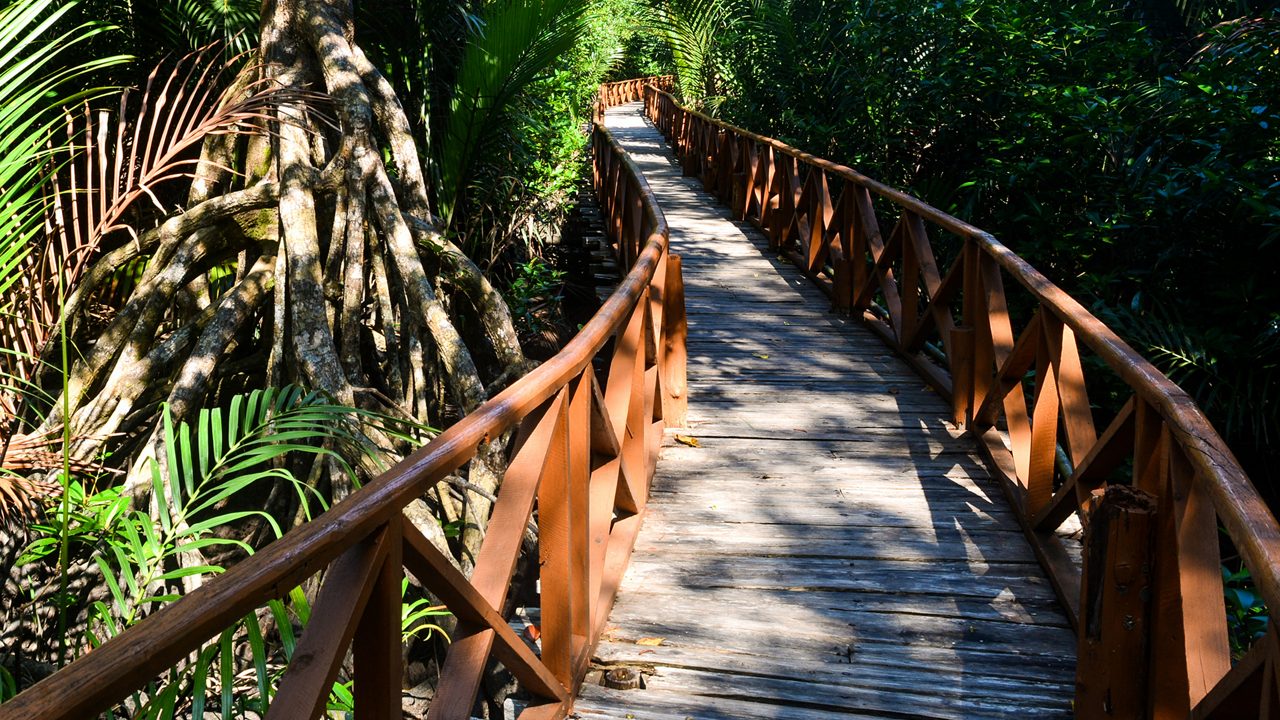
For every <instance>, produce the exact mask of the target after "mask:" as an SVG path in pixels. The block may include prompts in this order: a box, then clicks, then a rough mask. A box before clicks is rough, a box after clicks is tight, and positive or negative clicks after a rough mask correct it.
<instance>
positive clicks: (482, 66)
mask: <svg viewBox="0 0 1280 720" xmlns="http://www.w3.org/2000/svg"><path fill="white" fill-rule="evenodd" d="M589 7H590V4H589V3H588V2H587V1H586V0H498V2H495V3H493V4H491V5H489V6H488V7H487V8H486V9H485V11H484V17H483V21H484V25H483V27H479V26H477V27H474V28H473V29H472V30H471V32H470V33H469V38H468V42H467V48H466V51H465V53H464V55H463V58H462V62H461V65H460V68H459V71H458V78H457V82H456V84H455V87H454V94H453V101H452V103H451V105H450V110H449V117H448V121H447V125H446V133H445V135H446V137H445V140H444V142H443V143H441V144H440V145H439V146H438V148H439V155H438V157H437V162H438V164H439V168H440V181H441V182H440V184H441V187H440V195H439V197H440V209H441V215H442V216H443V217H444V218H445V219H446V221H447V220H448V219H449V218H450V217H451V216H452V213H453V211H454V209H455V208H456V207H457V205H458V202H459V200H460V198H461V195H462V191H463V188H464V187H465V186H466V183H467V180H468V179H469V177H470V174H471V171H472V168H473V165H474V164H475V162H476V160H477V157H478V156H479V155H480V153H481V151H482V148H483V146H484V144H485V143H486V141H488V140H490V139H491V138H492V137H493V136H494V134H495V132H496V130H497V129H498V127H499V125H500V123H501V120H502V118H503V116H504V113H505V112H506V111H507V109H508V108H509V107H510V106H511V104H512V102H513V101H514V99H515V98H516V96H517V95H518V94H519V93H520V91H521V90H522V89H523V88H524V87H525V86H527V85H528V84H529V83H530V82H532V81H533V80H534V79H535V78H536V77H537V76H538V75H539V74H540V73H542V72H543V71H545V70H546V69H547V68H549V67H551V66H552V64H553V63H554V62H555V61H556V60H557V59H558V58H559V57H561V56H562V55H564V54H565V53H567V52H568V51H569V50H570V49H572V48H573V46H574V43H576V42H577V41H578V39H579V38H580V37H582V35H583V33H584V32H586V28H587V23H588V20H589V15H588V11H589Z"/></svg>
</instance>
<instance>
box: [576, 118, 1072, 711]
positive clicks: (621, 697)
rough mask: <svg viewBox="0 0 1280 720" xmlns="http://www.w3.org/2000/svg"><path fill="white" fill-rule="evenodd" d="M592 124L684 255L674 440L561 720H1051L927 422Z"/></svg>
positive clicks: (985, 482) (1009, 574) (1012, 559)
mask: <svg viewBox="0 0 1280 720" xmlns="http://www.w3.org/2000/svg"><path fill="white" fill-rule="evenodd" d="M607 123H608V125H609V127H610V128H611V129H612V130H613V131H614V133H615V134H616V136H617V137H618V139H619V140H620V141H621V142H622V144H623V145H624V146H625V147H626V149H627V150H628V152H630V153H631V154H632V157H633V158H634V159H635V160H636V162H637V163H638V164H639V165H640V167H641V169H642V170H643V171H644V172H645V174H646V176H647V178H648V181H649V183H650V185H651V186H652V188H653V190H654V192H655V193H656V195H657V197H658V200H659V202H660V203H661V205H662V207H663V210H664V212H665V213H666V217H667V220H668V222H669V223H670V226H671V239H672V249H673V251H674V252H677V253H679V254H681V255H682V256H683V258H684V271H685V283H686V286H687V304H688V314H689V369H688V373H689V392H690V404H689V425H690V426H689V428H688V429H687V430H680V431H679V432H680V434H682V435H688V436H691V437H693V438H696V440H697V443H698V447H690V446H686V445H683V444H679V443H675V442H673V438H672V436H671V434H670V433H669V434H668V444H669V445H670V446H669V447H667V448H666V449H665V450H664V455H663V458H664V461H663V462H661V463H660V464H659V467H658V475H657V477H656V478H655V480H654V487H653V499H652V500H651V504H650V505H649V511H648V513H649V514H648V517H647V519H646V521H645V525H644V529H643V531H642V532H641V535H640V538H639V541H638V543H637V546H636V553H635V555H634V558H633V560H632V564H631V567H630V569H629V570H628V571H627V575H626V579H625V581H624V584H623V587H622V591H621V594H620V595H619V597H618V601H617V605H616V606H615V608H614V610H613V614H612V616H611V620H610V627H609V628H608V629H607V630H606V632H605V636H604V638H603V639H602V641H601V643H600V646H599V649H598V651H597V656H598V658H599V660H600V663H601V664H602V665H604V666H609V665H614V664H628V665H638V666H640V667H641V668H642V669H643V670H644V673H645V675H644V679H645V687H644V688H642V689H638V690H611V689H606V688H603V687H600V686H598V685H591V684H588V685H587V686H586V687H585V688H584V690H583V692H582V695H581V699H580V700H579V702H578V704H577V714H578V716H579V717H581V718H637V719H639V718H681V719H683V718H690V717H692V718H698V719H699V720H702V719H705V718H797V719H798V718H817V717H835V716H838V717H850V718H886V717H888V718H905V717H938V718H971V717H1019V718H1023V717H1026V718H1033V717H1035V718H1039V717H1070V715H1071V697H1072V683H1073V673H1074V666H1075V656H1074V648H1075V640H1074V636H1073V633H1072V632H1071V630H1070V629H1069V628H1068V627H1067V623H1066V620H1065V618H1064V617H1063V615H1062V614H1061V613H1060V611H1059V610H1058V609H1057V605H1056V602H1055V600H1054V596H1053V591H1052V589H1051V588H1050V586H1049V584H1048V582H1047V580H1046V579H1045V578H1044V576H1043V574H1042V573H1041V571H1040V568H1039V567H1038V566H1037V564H1036V562H1035V558H1034V557H1033V556H1032V553H1031V551H1030V549H1029V548H1028V546H1027V545H1026V544H1025V542H1024V539H1023V537H1022V535H1021V533H1020V532H1019V530H1018V526H1017V522H1016V520H1015V519H1014V516H1013V514H1012V513H1011V512H1010V511H1009V510H1008V509H1007V508H1006V506H1005V504H1004V500H1003V498H1002V497H1001V496H1000V494H999V490H998V488H997V486H996V484H995V482H994V481H993V480H991V479H990V478H989V477H988V475H987V473H986V471H985V470H984V469H983V467H982V465H981V463H980V462H979V461H978V459H977V458H976V456H975V454H974V452H973V450H972V444H971V443H970V442H969V441H968V440H965V439H961V438H957V437H955V435H954V433H953V431H952V430H951V429H950V428H949V426H948V425H947V424H946V423H945V422H944V421H943V418H945V417H947V416H948V413H949V410H948V408H947V407H946V405H945V404H944V403H943V402H942V401H941V400H940V399H939V398H937V397H936V396H935V395H934V394H933V393H931V392H930V391H928V390H927V389H926V388H925V385H924V383H923V382H922V381H921V380H920V379H919V378H918V377H917V376H916V375H914V374H913V373H912V372H911V371H910V370H909V369H908V368H907V367H906V366H905V365H904V364H903V363H902V362H900V361H899V360H897V359H896V358H895V357H894V356H893V354H892V353H891V352H890V351H889V350H888V349H886V348H885V347H884V345H883V344H881V343H880V342H879V341H878V340H877V339H875V338H874V337H873V336H872V335H871V334H870V333H869V332H867V331H865V330H864V329H862V328H860V327H858V326H856V325H855V324H853V323H852V322H850V321H847V320H845V319H842V318H840V317H837V316H835V315H832V314H829V313H827V312H826V308H827V307H828V303H827V301H826V299H825V297H824V296H822V294H821V293H820V292H819V291H817V290H816V289H815V288H813V287H812V286H811V285H810V284H809V283H808V281H807V280H806V279H805V278H804V277H803V276H802V275H801V274H800V273H799V271H797V270H795V269H794V268H793V267H792V266H790V265H789V264H788V263H786V262H784V261H781V260H779V259H777V258H774V257H772V256H771V255H770V254H769V253H768V252H767V246H766V243H765V241H764V239H763V238H762V237H761V236H760V235H759V234H758V233H756V232H754V231H752V230H750V229H749V226H746V225H742V224H735V223H732V222H730V221H729V220H727V219H726V218H727V215H728V214H727V211H725V210H724V209H723V208H722V207H721V206H719V205H717V204H716V203H715V202H714V200H713V199H712V198H711V197H710V196H708V195H707V194H705V193H704V192H702V190H701V186H700V185H699V184H698V183H697V181H695V180H693V179H691V178H682V177H681V176H680V168H679V167H678V166H677V165H675V163H674V161H673V159H672V156H671V154H670V152H669V151H668V150H667V148H666V146H665V144H664V143H663V141H662V138H661V136H660V135H659V134H658V133H657V132H656V131H655V130H653V129H652V128H651V127H650V126H649V125H648V124H647V123H646V122H645V121H644V119H643V118H642V115H641V112H640V108H639V104H632V105H627V106H623V107H619V108H615V109H612V110H610V111H609V113H608V117H607Z"/></svg>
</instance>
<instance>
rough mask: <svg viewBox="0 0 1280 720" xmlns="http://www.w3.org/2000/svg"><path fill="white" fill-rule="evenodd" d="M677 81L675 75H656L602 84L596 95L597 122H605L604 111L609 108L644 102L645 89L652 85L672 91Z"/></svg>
mask: <svg viewBox="0 0 1280 720" xmlns="http://www.w3.org/2000/svg"><path fill="white" fill-rule="evenodd" d="M675 81H676V78H675V76H674V75H654V76H652V77H646V78H633V79H631V80H619V81H617V82H608V83H603V84H601V85H600V90H599V91H598V92H597V93H596V117H595V119H596V122H604V111H605V110H606V109H608V108H611V107H616V106H618V105H624V104H626V103H629V102H637V101H639V100H643V99H644V89H645V87H647V86H649V85H652V86H653V87H655V88H658V89H659V90H670V89H671V88H672V87H674V86H675Z"/></svg>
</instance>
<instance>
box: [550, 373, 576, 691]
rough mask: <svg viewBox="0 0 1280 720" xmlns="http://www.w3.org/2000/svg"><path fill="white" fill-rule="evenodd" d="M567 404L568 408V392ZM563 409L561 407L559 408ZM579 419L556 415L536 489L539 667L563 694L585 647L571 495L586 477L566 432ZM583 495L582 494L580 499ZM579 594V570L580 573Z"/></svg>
mask: <svg viewBox="0 0 1280 720" xmlns="http://www.w3.org/2000/svg"><path fill="white" fill-rule="evenodd" d="M561 393H566V394H567V398H566V399H567V400H568V404H569V405H570V406H572V405H573V404H574V402H573V400H574V397H573V394H569V393H570V391H569V389H568V388H566V389H564V390H561ZM561 407H562V408H563V406H561ZM580 414H581V413H579V412H575V410H574V408H573V407H570V408H569V409H568V410H564V409H562V410H561V411H560V413H559V416H558V417H557V418H556V419H555V426H554V428H555V429H554V431H553V434H552V437H551V442H550V444H549V447H548V450H547V459H546V465H545V468H546V470H545V471H544V474H543V477H542V482H541V484H540V485H539V486H538V560H539V566H540V568H541V571H540V574H539V580H538V582H539V589H540V595H541V610H542V662H543V664H545V665H546V666H547V669H548V670H550V671H551V674H552V675H554V676H555V677H556V679H557V680H559V681H560V683H561V684H563V685H564V686H565V687H566V688H569V689H570V691H571V692H572V691H573V690H574V689H576V685H575V679H576V677H575V676H576V672H575V667H576V665H577V659H578V654H579V651H580V650H581V649H582V648H583V647H585V643H586V633H585V632H581V628H580V627H579V626H580V622H579V619H578V618H579V616H580V615H581V614H582V613H583V609H582V608H580V607H576V606H577V605H578V604H580V602H581V597H580V594H579V593H578V592H576V591H575V590H576V586H577V585H578V583H577V578H576V577H575V575H576V574H577V573H578V571H579V566H578V565H579V564H578V560H579V558H578V553H577V552H576V550H575V549H576V548H578V547H585V543H581V542H578V540H579V538H578V537H577V536H578V535H579V534H584V533H585V527H586V526H585V519H586V518H585V513H584V514H583V516H582V517H579V518H576V519H575V510H577V509H578V508H577V503H576V502H575V498H574V494H575V493H574V491H575V490H576V489H577V487H578V485H579V483H578V479H579V477H578V476H579V475H580V474H582V473H583V472H586V471H587V468H586V465H585V463H584V462H583V460H582V457H581V454H582V453H581V451H582V447H581V444H580V443H575V442H574V438H573V437H572V434H571V426H572V425H575V424H576V423H577V421H578V420H579V419H580V418H579V417H578V416H579V415H580ZM584 494H585V493H584ZM582 580H583V583H582V584H583V585H584V588H585V580H586V577H585V568H583V577H582Z"/></svg>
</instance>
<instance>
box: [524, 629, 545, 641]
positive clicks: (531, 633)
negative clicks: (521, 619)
mask: <svg viewBox="0 0 1280 720" xmlns="http://www.w3.org/2000/svg"><path fill="white" fill-rule="evenodd" d="M524 636H525V637H527V638H529V640H530V642H538V638H540V637H542V631H541V630H539V629H538V626H537V625H530V626H529V627H527V628H525V629H524Z"/></svg>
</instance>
